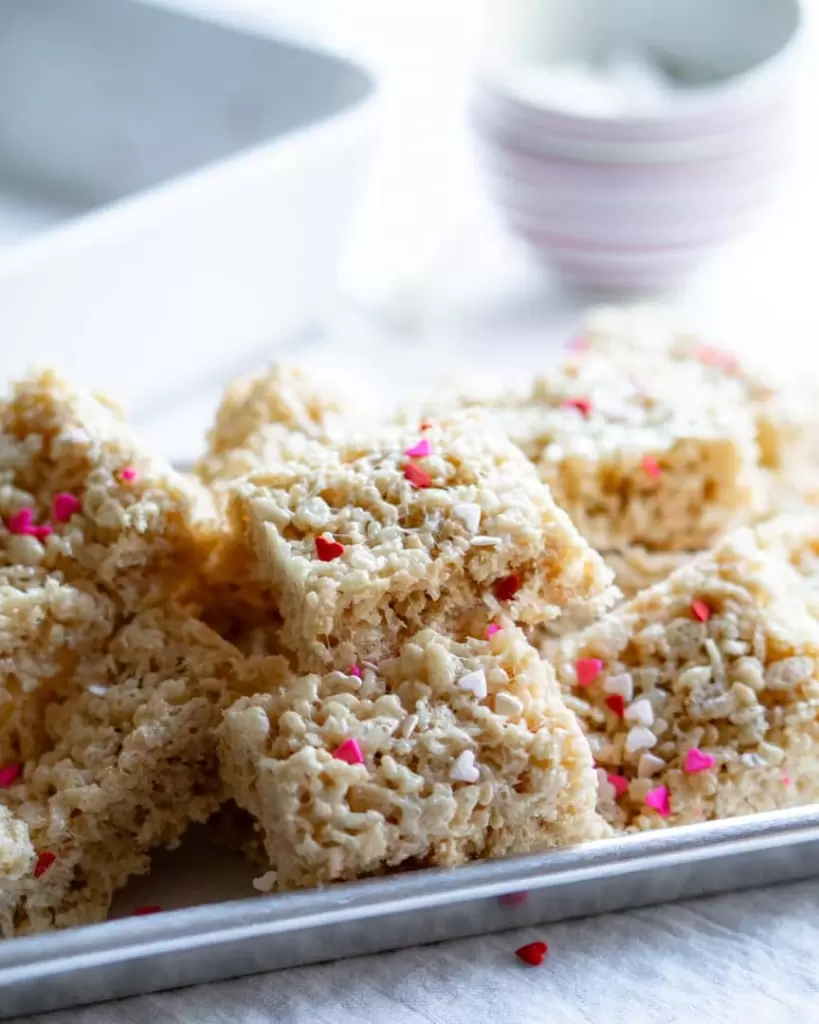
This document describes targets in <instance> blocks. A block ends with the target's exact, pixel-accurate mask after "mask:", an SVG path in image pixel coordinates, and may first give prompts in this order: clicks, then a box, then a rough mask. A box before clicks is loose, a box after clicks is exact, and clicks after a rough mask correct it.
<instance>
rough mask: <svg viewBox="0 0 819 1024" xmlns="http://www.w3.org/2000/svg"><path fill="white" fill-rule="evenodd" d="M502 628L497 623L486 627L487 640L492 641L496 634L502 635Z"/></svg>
mask: <svg viewBox="0 0 819 1024" xmlns="http://www.w3.org/2000/svg"><path fill="white" fill-rule="evenodd" d="M500 631H501V627H500V626H499V625H498V624H497V622H492V623H490V624H489V625H488V626H487V627H486V639H487V640H491V639H492V637H493V636H494V635H495V634H496V633H500Z"/></svg>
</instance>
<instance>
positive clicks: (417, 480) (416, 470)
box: [404, 462, 432, 488]
mask: <svg viewBox="0 0 819 1024" xmlns="http://www.w3.org/2000/svg"><path fill="white" fill-rule="evenodd" d="M404 476H405V477H406V478H407V480H409V482H410V483H411V484H412V486H413V487H419V488H423V487H431V486H432V477H431V476H430V475H429V473H425V472H424V471H423V469H421V468H420V467H419V466H416V465H415V464H414V463H412V462H411V463H410V464H409V465H407V466H404Z"/></svg>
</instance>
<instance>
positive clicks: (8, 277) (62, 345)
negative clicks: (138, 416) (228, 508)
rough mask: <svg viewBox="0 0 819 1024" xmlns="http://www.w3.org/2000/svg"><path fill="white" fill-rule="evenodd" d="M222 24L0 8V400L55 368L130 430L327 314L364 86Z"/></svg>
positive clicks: (124, 4)
mask: <svg viewBox="0 0 819 1024" xmlns="http://www.w3.org/2000/svg"><path fill="white" fill-rule="evenodd" d="M200 6H203V5H200ZM222 6H223V8H224V9H225V11H227V13H224V14H220V15H217V14H216V13H208V12H207V11H205V10H200V11H196V12H193V11H189V10H187V9H185V4H184V0H161V2H160V0H3V2H2V3H0V338H2V339H3V340H2V341H0V385H2V383H3V379H4V378H5V379H9V378H12V377H14V376H17V375H19V374H21V373H24V372H25V371H26V370H27V369H28V367H29V365H30V364H31V363H32V362H37V363H39V364H47V363H55V364H58V365H61V366H65V365H66V364H68V366H69V367H70V369H71V375H72V379H73V380H74V381H76V382H77V383H78V384H80V385H82V386H83V387H88V388H92V389H93V388H102V389H104V390H107V391H110V392H112V393H114V394H116V395H117V396H118V398H119V399H120V400H121V401H122V402H123V404H124V405H125V406H126V407H127V408H128V409H129V410H136V411H138V410H139V409H140V407H141V406H143V405H144V404H145V403H146V402H152V401H154V399H155V398H156V395H157V392H158V391H167V392H170V391H172V390H173V389H174V387H175V386H176V385H187V386H188V387H192V388H194V389H195V388H196V383H197V379H198V380H200V381H201V379H202V378H203V377H204V378H206V379H207V378H208V377H209V376H213V375H216V374H218V371H219V370H220V368H222V367H229V366H230V364H231V362H233V361H235V360H236V358H237V357H239V358H241V357H242V354H243V353H249V352H251V351H256V353H257V356H256V359H257V362H260V361H264V359H265V354H264V353H265V351H271V350H273V349H275V346H276V343H277V340H278V339H279V338H281V337H284V336H286V335H287V334H289V333H290V332H292V331H295V330H298V329H300V328H302V327H303V326H304V325H305V324H307V323H309V322H311V321H313V320H315V318H316V317H319V318H320V317H322V316H323V315H324V314H325V313H326V312H328V310H329V309H330V308H331V306H332V299H333V292H334V278H335V271H336V266H337V263H338V259H339V256H340V253H341V247H342V243H343V240H344V236H345V232H346V229H347V226H348V222H349V220H350V215H351V211H352V210H353V209H354V206H355V204H354V200H355V197H356V194H357V192H358V189H359V187H360V184H361V183H362V181H363V180H364V179H365V177H366V172H367V169H368V167H369V157H370V153H371V151H372V149H373V145H374V143H375V141H376V139H377V128H378V122H379V119H378V116H377V111H378V107H379V102H378V100H379V98H380V90H379V89H378V84H377V82H376V80H375V78H374V76H373V75H372V74H371V73H370V71H369V70H368V69H367V68H366V67H365V66H363V65H361V64H359V62H357V61H356V60H353V59H350V58H347V57H345V56H343V55H338V54H335V53H331V52H328V51H326V50H323V49H321V48H318V47H316V46H314V45H312V44H309V43H305V42H304V41H299V40H296V39H295V38H294V37H293V34H292V32H289V33H288V32H287V31H285V30H282V29H279V28H277V27H276V26H275V25H272V24H271V23H270V22H269V21H268V20H267V19H264V18H258V19H251V18H249V16H247V15H245V16H244V17H243V16H241V15H240V14H236V13H232V12H231V5H230V4H224V5H222ZM209 413H210V410H204V411H203V413H202V420H203V421H202V422H193V418H191V417H189V418H188V420H189V422H188V423H187V425H186V427H185V429H184V430H183V433H185V432H187V433H186V438H188V437H189V438H192V440H193V442H194V443H195V442H196V440H197V439H198V435H199V434H201V430H202V428H203V427H204V425H205V423H204V420H206V419H207V416H208V415H209ZM176 433H177V431H175V430H174V431H167V437H168V439H169V442H170V443H169V445H168V446H166V447H171V448H174V447H177V446H178V447H182V446H181V445H180V444H179V440H180V439H179V438H178V437H177V436H176ZM185 448H187V450H185ZM190 451H191V445H190V444H189V443H187V442H186V444H185V446H184V448H183V450H181V451H175V452H173V454H177V455H183V456H185V455H190Z"/></svg>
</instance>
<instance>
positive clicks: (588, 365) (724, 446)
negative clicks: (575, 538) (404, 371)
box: [426, 350, 764, 552]
mask: <svg viewBox="0 0 819 1024" xmlns="http://www.w3.org/2000/svg"><path fill="white" fill-rule="evenodd" d="M641 371H642V372H641ZM452 405H455V406H456V407H472V406H475V405H480V406H484V407H486V408H489V409H491V410H492V413H493V414H494V415H495V416H496V417H497V418H498V420H499V421H500V423H501V424H502V426H503V427H504V428H505V430H506V432H507V433H508V435H509V437H510V439H511V440H512V441H513V442H514V443H515V444H516V445H518V446H519V447H520V449H521V450H522V451H523V452H524V454H525V455H526V456H527V458H529V460H530V461H531V462H532V463H533V464H534V465H535V467H536V469H537V471H538V474H539V476H540V478H541V480H542V481H543V482H544V483H546V484H548V486H549V488H550V489H551V491H552V494H553V496H554V499H555V501H556V502H557V504H558V505H559V506H560V507H561V508H563V509H565V511H566V512H567V513H568V514H569V516H570V517H571V519H572V521H573V522H574V524H575V525H576V526H577V528H578V529H579V530H580V532H581V534H583V536H584V537H585V538H586V539H587V540H588V541H589V542H590V543H591V544H592V545H593V546H594V547H596V548H597V549H598V550H599V551H604V552H607V551H620V550H624V549H626V548H628V547H631V546H643V547H646V548H648V549H651V550H660V551H696V550H700V549H702V548H705V547H707V546H708V545H709V544H711V543H712V542H713V541H714V540H715V539H716V538H717V537H718V536H720V535H722V534H723V533H724V532H726V531H727V530H729V529H731V528H733V527H735V526H738V525H745V524H746V523H748V522H750V521H752V519H753V518H754V517H755V516H756V515H757V514H758V512H759V510H760V509H761V507H762V506H763V502H764V488H763V477H762V474H761V471H760V470H759V468H758V459H757V448H756V442H755V427H754V422H753V419H752V416H751V414H750V410H749V409H748V408H747V407H746V406H745V404H744V403H743V402H742V400H741V396H740V395H739V393H738V392H737V390H736V388H734V386H733V385H731V384H729V383H725V384H724V385H723V386H719V385H717V384H716V383H714V382H711V381H708V380H707V379H705V377H704V375H703V374H702V373H701V372H700V367H699V366H698V365H696V364H678V363H674V362H672V361H671V360H667V361H666V362H665V364H663V365H662V367H661V368H658V367H657V366H655V365H653V364H652V365H651V366H650V367H648V370H647V369H646V367H641V366H640V365H639V363H638V361H636V360H634V361H632V364H630V365H624V362H623V361H622V360H621V361H617V360H615V359H612V358H610V357H609V355H608V353H606V352H596V351H593V350H592V351H589V352H586V353H584V354H583V355H582V358H581V357H576V358H575V357H573V358H571V359H569V360H568V361H567V362H566V363H565V364H564V366H563V367H562V368H560V369H556V370H554V371H553V372H551V373H549V374H544V375H542V376H539V377H536V378H535V379H534V380H533V381H532V383H531V385H530V387H529V388H528V389H526V390H521V391H519V392H516V393H513V392H507V393H502V394H496V395H495V396H494V397H487V395H486V393H485V392H480V391H479V392H476V393H474V394H468V393H467V394H463V393H462V394H460V395H458V396H456V397H454V398H453V397H452V396H451V395H450V396H448V397H447V396H444V397H442V398H440V399H438V400H436V401H432V402H430V403H429V404H428V405H427V407H426V408H427V412H426V415H427V416H432V415H434V410H435V409H436V408H447V407H448V406H449V407H451V406H452Z"/></svg>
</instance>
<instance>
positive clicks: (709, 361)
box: [573, 306, 817, 475]
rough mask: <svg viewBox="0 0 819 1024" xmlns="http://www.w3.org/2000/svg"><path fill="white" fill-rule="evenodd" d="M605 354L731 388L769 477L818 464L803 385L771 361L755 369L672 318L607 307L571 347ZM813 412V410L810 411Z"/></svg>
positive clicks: (657, 311)
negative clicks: (692, 372)
mask: <svg viewBox="0 0 819 1024" xmlns="http://www.w3.org/2000/svg"><path fill="white" fill-rule="evenodd" d="M573 347H574V348H575V350H576V352H577V353H578V358H582V353H583V352H584V351H589V350H593V351H598V352H606V353H607V354H608V355H609V356H610V357H611V358H613V359H615V360H618V361H620V362H622V363H624V364H631V365H633V364H634V361H635V360H637V361H639V362H642V363H645V362H646V360H651V361H653V360H659V361H661V362H662V361H672V362H675V363H689V364H696V365H697V366H698V368H699V372H700V373H701V374H702V375H703V377H704V378H705V379H706V380H708V381H710V382H711V383H715V384H717V385H719V386H724V385H725V384H726V383H729V384H731V385H732V386H733V387H734V388H735V390H736V391H737V392H738V394H739V395H740V399H741V401H742V402H744V403H745V404H746V405H747V406H748V408H749V409H750V410H751V413H752V415H753V418H754V422H755V426H756V440H757V444H758V446H759V458H760V464H761V465H762V467H763V468H764V469H766V470H768V471H770V472H771V473H773V474H777V475H778V474H782V473H785V474H788V473H799V472H800V469H801V467H802V466H804V464H805V463H813V464H815V463H816V457H815V455H814V454H813V452H812V451H811V448H813V447H814V444H813V442H814V440H815V438H816V429H817V416H816V413H815V412H814V411H813V409H815V402H814V401H812V397H813V396H812V395H811V394H810V391H809V390H808V389H807V388H806V387H805V386H804V382H803V381H800V380H799V379H797V378H796V377H795V376H792V378H791V379H790V380H789V379H788V378H787V375H786V374H784V373H783V372H782V371H781V368H780V367H779V366H777V364H776V362H775V361H771V362H770V363H769V364H768V365H765V366H762V365H759V360H757V361H756V362H757V365H754V360H753V359H751V358H749V357H748V356H747V355H743V357H742V358H740V357H739V356H738V355H737V354H735V353H733V352H730V351H728V350H725V349H722V348H719V347H715V346H714V345H713V344H711V343H710V342H708V341H707V340H706V339H704V338H702V337H699V336H697V335H695V334H692V333H690V332H688V331H685V330H683V329H681V327H680V325H679V323H678V322H676V321H675V318H674V316H673V314H672V313H671V312H670V311H668V310H664V309H662V308H657V307H651V306H625V307H620V308H617V307H606V308H602V309H598V310H594V311H593V312H592V313H591V314H590V315H589V316H588V317H587V319H586V322H585V323H584V324H583V326H582V327H581V329H580V332H579V334H578V336H577V338H576V339H575V343H574V346H573ZM812 407H813V409H812Z"/></svg>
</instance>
